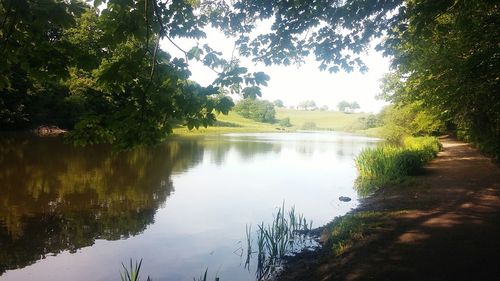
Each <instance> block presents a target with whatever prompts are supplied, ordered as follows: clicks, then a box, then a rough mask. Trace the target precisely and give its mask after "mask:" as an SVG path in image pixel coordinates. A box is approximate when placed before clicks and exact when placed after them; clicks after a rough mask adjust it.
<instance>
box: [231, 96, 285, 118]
mask: <svg viewBox="0 0 500 281" xmlns="http://www.w3.org/2000/svg"><path fill="white" fill-rule="evenodd" d="M234 110H235V111H236V112H237V113H238V114H240V115H241V116H243V117H245V118H249V119H252V120H255V121H258V122H267V123H273V122H274V121H276V111H275V110H274V105H273V104H272V103H271V102H269V101H267V100H259V99H248V98H247V99H242V100H240V101H239V102H238V103H236V106H235V107H234Z"/></svg>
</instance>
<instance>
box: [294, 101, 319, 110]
mask: <svg viewBox="0 0 500 281" xmlns="http://www.w3.org/2000/svg"><path fill="white" fill-rule="evenodd" d="M297 107H298V108H301V109H303V110H316V108H317V107H316V102H315V101H313V100H305V101H301V102H299V104H298V105H297Z"/></svg>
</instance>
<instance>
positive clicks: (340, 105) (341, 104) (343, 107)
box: [337, 100, 351, 113]
mask: <svg viewBox="0 0 500 281" xmlns="http://www.w3.org/2000/svg"><path fill="white" fill-rule="evenodd" d="M350 107H351V104H350V103H349V102H348V101H345V100H343V101H341V102H339V103H338V104H337V108H338V109H339V111H340V112H344V113H347V112H348V111H349V110H348V109H349V108H350Z"/></svg>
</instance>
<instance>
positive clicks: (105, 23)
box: [0, 0, 500, 155]
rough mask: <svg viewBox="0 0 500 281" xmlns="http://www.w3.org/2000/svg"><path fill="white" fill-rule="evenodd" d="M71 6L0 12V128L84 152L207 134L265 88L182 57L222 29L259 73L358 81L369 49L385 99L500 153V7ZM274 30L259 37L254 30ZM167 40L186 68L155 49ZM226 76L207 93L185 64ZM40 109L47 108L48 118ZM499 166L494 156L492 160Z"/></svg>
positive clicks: (25, 5)
mask: <svg viewBox="0 0 500 281" xmlns="http://www.w3.org/2000/svg"><path fill="white" fill-rule="evenodd" d="M101 3H106V5H105V7H104V8H103V10H102V11H100V12H97V11H96V10H92V9H91V8H90V7H87V6H86V5H85V4H83V3H82V2H79V1H76V0H71V1H70V0H68V1H63V0H36V1H35V0H16V1H14V0H4V1H2V2H1V3H0V30H1V32H0V44H1V45H0V47H1V52H2V57H3V58H4V60H5V63H2V64H1V65H0V92H1V93H0V94H1V95H0V106H1V107H0V117H1V121H0V122H1V126H2V128H3V129H5V128H18V127H19V126H28V125H32V124H36V123H40V122H42V121H47V120H48V121H50V122H52V123H58V122H59V123H61V124H63V123H67V124H66V125H65V126H67V127H69V128H71V127H72V126H73V127H74V129H75V131H74V133H73V139H74V140H75V141H76V142H79V143H94V142H115V143H122V144H123V146H124V147H129V146H132V145H135V144H138V143H154V142H156V141H158V140H160V139H161V138H162V137H164V136H165V134H166V133H168V131H169V130H170V128H171V127H172V126H173V125H175V122H174V121H173V120H177V122H178V121H181V122H184V123H185V124H187V125H188V126H189V127H198V126H206V125H208V124H210V123H212V122H213V120H214V117H215V115H214V112H217V111H221V112H223V113H224V112H227V110H228V109H229V108H230V107H231V104H232V103H231V102H230V100H229V99H227V98H225V97H224V96H223V95H224V94H226V93H238V94H240V95H242V96H243V97H249V98H256V97H259V96H261V93H262V91H261V89H260V87H261V86H265V85H266V83H267V80H268V79H269V77H268V76H267V75H266V74H264V73H262V72H250V71H248V69H247V68H245V67H243V66H240V65H239V60H238V59H237V58H235V57H231V59H225V58H224V57H223V56H222V54H221V53H220V52H218V51H217V50H214V49H212V48H211V47H210V46H208V45H204V44H202V45H197V46H193V47H192V48H188V49H183V48H181V47H179V46H178V45H177V44H175V42H176V40H177V39H179V38H192V39H195V40H198V39H202V38H204V37H205V36H206V34H205V32H204V29H205V28H206V27H209V26H210V27H214V28H217V29H220V30H222V31H224V32H225V33H226V35H228V36H232V37H234V38H236V49H235V52H234V53H235V54H239V55H242V56H248V57H251V58H252V59H253V60H254V61H260V62H264V63H265V64H284V65H288V64H291V63H300V62H302V60H303V58H304V57H305V56H308V55H313V56H314V57H315V58H316V60H317V61H318V62H319V63H320V68H321V69H323V70H328V71H331V72H335V71H338V70H340V69H343V70H346V71H352V70H355V69H358V70H361V71H364V70H366V67H365V65H364V64H363V62H362V60H361V55H362V54H363V52H365V51H366V50H367V49H368V48H369V46H370V44H371V42H372V41H373V39H374V38H382V40H380V43H379V44H378V45H377V47H378V48H379V49H380V50H383V51H384V52H385V54H386V55H389V56H391V57H392V63H393V69H394V72H393V74H392V78H391V77H388V81H389V80H390V83H388V84H386V91H385V92H384V94H383V96H384V97H385V98H386V99H387V100H390V101H391V102H393V103H395V104H397V105H400V106H404V105H408V104H414V102H417V103H418V104H419V106H420V107H421V108H422V109H424V110H427V111H429V112H439V113H440V114H439V117H440V118H443V120H447V121H448V122H450V123H454V124H455V125H456V126H457V127H458V129H459V130H460V131H461V132H464V134H465V135H466V136H468V137H469V138H470V139H471V140H474V141H477V142H480V143H487V144H489V146H491V148H492V150H493V151H497V152H498V151H500V145H498V144H499V143H500V125H499V124H500V121H499V120H500V116H499V115H500V100H499V99H500V96H499V95H498V92H499V83H500V82H499V80H498V77H500V73H499V69H500V65H499V61H500V59H499V58H500V54H499V48H498V38H500V34H499V32H500V31H499V30H500V29H499V28H498V27H499V23H500V22H499V21H500V16H499V7H498V3H497V1H493V0H484V1H467V0H443V1H434V0H420V1H416V0H375V1H361V0H359V1H340V0H324V1H307V0H297V1H288V0H277V1H264V0H256V1H248V0H235V1H231V2H228V1H225V0H215V1H183V0H172V1H160V0H130V1H122V0H107V1H105V0H95V1H94V5H95V6H98V5H99V4H101ZM262 21H266V22H269V23H270V24H271V25H270V29H269V30H266V31H264V32H262V30H261V29H257V26H258V24H259V23H260V22H262ZM160 39H164V40H167V41H170V42H172V44H173V45H174V46H177V47H178V49H179V50H180V51H181V53H183V54H184V57H183V58H174V57H172V56H171V55H170V54H168V53H167V52H165V51H164V50H161V49H159V48H158V42H159V40H160ZM192 60H196V61H200V62H202V63H203V64H205V65H206V66H207V68H208V69H212V70H213V71H215V72H216V73H217V75H218V77H217V79H215V81H214V82H213V83H212V85H210V86H208V87H201V86H200V85H198V84H196V83H194V82H192V81H189V78H190V72H189V67H188V64H189V61H192ZM46 108H50V109H49V110H47V109H46ZM498 154H499V155H500V153H498Z"/></svg>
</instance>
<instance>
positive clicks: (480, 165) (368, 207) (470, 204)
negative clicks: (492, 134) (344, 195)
mask: <svg viewBox="0 0 500 281" xmlns="http://www.w3.org/2000/svg"><path fill="white" fill-rule="evenodd" d="M441 142H442V144H443V151H441V152H440V153H439V155H438V157H437V158H436V159H435V160H433V161H432V162H431V163H430V164H429V165H427V167H425V169H424V171H423V173H422V174H421V175H419V176H416V177H413V178H412V179H411V180H410V181H409V182H407V183H403V184H399V185H394V186H388V187H386V188H384V189H383V190H381V191H379V192H378V193H376V194H374V195H373V196H371V197H369V198H367V199H365V200H363V202H362V204H361V205H360V207H359V208H358V209H356V210H355V211H354V212H361V211H383V212H390V213H392V214H394V215H392V216H391V217H390V219H389V220H387V222H386V223H385V225H384V226H383V227H380V228H378V229H377V230H376V231H374V232H373V233H371V234H370V235H369V236H367V237H365V238H364V239H363V240H360V241H357V242H356V243H355V244H354V245H353V246H352V247H350V248H349V249H347V250H346V251H345V252H344V253H342V254H341V255H339V256H334V254H333V252H332V251H331V250H329V249H327V247H323V249H322V250H318V251H316V252H308V253H304V254H302V255H301V256H299V257H298V258H295V259H293V260H291V261H290V262H289V263H288V266H287V268H286V270H285V271H284V272H283V274H281V276H280V277H279V278H278V280H281V281H288V280H300V281H308V280H314V281H320V280H454V281H456V280H500V168H499V167H498V166H497V165H496V164H494V163H493V162H492V161H491V160H490V159H489V158H487V157H485V156H482V155H481V154H480V153H479V152H478V151H477V150H476V149H474V148H472V147H470V146H469V145H467V144H465V143H462V142H459V141H456V140H454V139H451V138H442V139H441ZM401 210H404V211H401Z"/></svg>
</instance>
